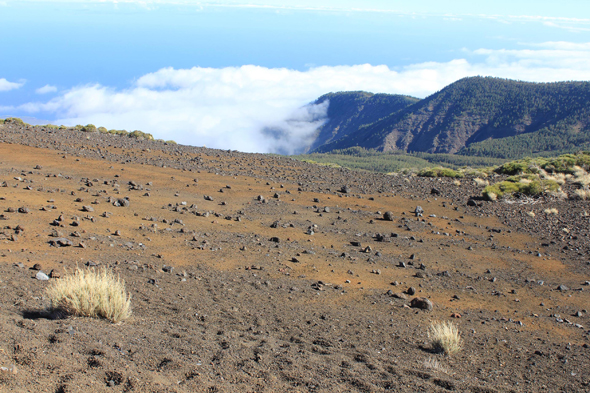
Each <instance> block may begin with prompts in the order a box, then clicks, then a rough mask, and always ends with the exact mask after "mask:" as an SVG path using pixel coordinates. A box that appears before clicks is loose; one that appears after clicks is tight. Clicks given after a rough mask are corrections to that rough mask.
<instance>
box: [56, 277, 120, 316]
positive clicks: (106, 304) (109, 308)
mask: <svg viewBox="0 0 590 393" xmlns="http://www.w3.org/2000/svg"><path fill="white" fill-rule="evenodd" d="M46 294H47V297H48V298H49V300H50V302H51V305H50V306H51V308H52V309H53V310H57V311H60V312H65V313H67V314H71V315H79V316H88V317H102V318H106V319H108V320H109V321H111V322H113V323H118V322H121V321H123V320H125V319H127V318H129V316H130V315H131V296H129V295H128V294H127V292H126V291H125V282H124V281H122V280H121V279H120V278H119V277H118V276H115V275H114V274H113V273H112V272H111V271H110V270H106V269H102V270H99V271H96V270H81V269H77V270H76V272H75V273H73V274H69V275H66V276H65V277H63V278H61V279H58V280H53V281H52V283H51V284H50V285H49V286H48V287H47V292H46Z"/></svg>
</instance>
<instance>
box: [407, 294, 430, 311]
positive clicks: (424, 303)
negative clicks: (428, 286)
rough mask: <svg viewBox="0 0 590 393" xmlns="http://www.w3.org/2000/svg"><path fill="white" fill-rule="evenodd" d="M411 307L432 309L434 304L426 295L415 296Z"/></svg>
mask: <svg viewBox="0 0 590 393" xmlns="http://www.w3.org/2000/svg"><path fill="white" fill-rule="evenodd" d="M410 307H412V308H419V309H421V310H426V311H431V310H432V307H433V304H432V302H431V301H430V300H429V299H427V298H425V297H415V298H414V299H412V301H411V302H410Z"/></svg>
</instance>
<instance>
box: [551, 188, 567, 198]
mask: <svg viewBox="0 0 590 393" xmlns="http://www.w3.org/2000/svg"><path fill="white" fill-rule="evenodd" d="M549 195H551V196H552V197H554V198H557V199H559V200H564V199H567V198H568V195H567V193H566V192H565V191H563V190H561V189H560V190H557V191H550V192H549Z"/></svg>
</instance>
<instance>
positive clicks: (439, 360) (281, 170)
mask: <svg viewBox="0 0 590 393" xmlns="http://www.w3.org/2000/svg"><path fill="white" fill-rule="evenodd" d="M0 157H1V159H0V161H1V162H0V210H1V211H0V221H1V222H2V229H1V230H0V288H2V295H3V296H2V297H0V325H1V326H2V331H3V334H2V335H0V391H2V392H5V391H6V392H52V393H54V392H88V391H91V392H94V393H103V392H104V393H107V392H109V393H110V392H132V393H144V392H145V393H153V392H168V393H189V392H190V393H192V392H260V393H270V392H302V393H304V392H313V393H328V392H330V393H332V392H354V393H366V392H375V393H386V392H401V393H406V392H447V391H456V392H480V393H483V392H486V393H508V392H518V393H520V392H527V393H529V392H546V391H555V392H561V391H568V392H577V391H587V390H588V387H589V386H590V379H589V377H588V374H587V373H585V372H584V371H585V370H588V369H589V367H590V356H589V355H590V353H589V348H590V347H589V345H590V331H589V330H588V326H589V325H590V315H589V313H588V312H587V309H588V304H590V294H589V291H588V285H590V270H589V269H590V264H588V262H587V261H588V258H587V256H588V254H589V253H590V242H589V241H588V239H589V238H590V236H589V235H590V229H589V227H588V225H587V222H588V219H587V213H586V212H587V211H590V206H589V204H590V201H587V200H574V199H555V198H553V197H550V196H544V197H539V198H538V199H537V200H536V203H531V204H527V205H520V206H522V208H515V205H514V204H509V203H504V202H501V201H500V200H499V201H497V202H491V201H485V200H481V199H478V196H479V195H481V192H482V189H483V184H482V183H481V181H482V179H473V178H468V177H465V178H462V179H460V181H459V180H457V179H449V178H440V179H435V178H421V177H406V176H403V175H395V176H387V175H384V174H378V173H370V172H352V171H349V170H347V169H344V168H330V167H325V166H318V165H311V164H309V163H305V162H300V161H297V160H293V159H291V158H286V157H279V156H271V155H262V154H245V153H239V152H235V151H227V150H213V149H206V148H201V147H192V146H183V145H177V144H171V143H165V142H163V141H158V140H150V139H147V138H136V137H129V136H126V135H123V134H109V133H101V132H82V131H81V130H77V129H75V128H69V129H68V128H63V129H59V128H57V129H51V128H49V127H45V126H41V127H34V126H28V125H25V124H21V123H18V122H13V121H11V122H7V123H5V124H0ZM547 164H549V163H547ZM519 165H521V166H523V165H524V166H525V167H528V165H526V164H524V163H521V164H519ZM551 165H553V166H555V164H554V163H552V164H551ZM513 166H514V165H513ZM586 169H590V168H588V167H587V166H586ZM492 179H494V181H495V180H501V179H508V177H507V175H505V174H501V173H498V174H497V176H494V177H493V178H490V180H492ZM478 180H479V182H478ZM568 186H569V187H571V183H570V182H568V183H565V184H564V187H568ZM433 188H435V189H436V191H435V192H434V193H433V191H432V190H433ZM564 190H565V191H567V192H569V193H571V192H572V191H573V189H572V188H570V189H568V188H564ZM120 201H126V202H124V203H122V204H121V203H120ZM417 206H420V207H421V209H422V210H423V214H421V216H420V214H415V213H414V212H416V211H417V210H416V209H417ZM524 207H526V210H525V208H524ZM386 212H387V213H386ZM525 212H526V213H525ZM566 230H567V232H566ZM76 268H80V269H83V270H84V271H88V270H92V269H99V270H100V269H106V270H107V271H111V272H113V273H115V274H116V275H117V276H119V277H120V278H121V279H122V280H124V282H125V286H126V290H127V291H128V293H129V295H130V296H131V308H132V315H131V317H130V318H129V319H127V320H125V321H124V322H122V323H120V324H111V323H110V322H108V321H106V320H102V319H95V318H90V317H83V316H72V315H70V313H68V312H64V313H63V314H60V313H51V312H49V311H48V309H47V304H48V299H47V294H46V292H45V290H46V288H47V287H48V286H50V285H53V283H59V282H62V281H61V280H63V279H64V278H65V277H66V275H67V274H69V273H70V272H72V271H74V270H75V269H76ZM41 273H47V274H48V275H49V279H48V280H40V279H38V278H37V277H38V275H39V274H41ZM60 276H61V277H60ZM41 277H43V276H41ZM558 288H560V289H558ZM415 298H416V299H419V301H415V300H414V299H415ZM420 307H424V308H420ZM433 321H446V322H448V321H452V322H453V324H454V325H455V326H456V327H457V328H458V330H459V332H460V334H461V336H462V341H463V349H462V350H460V351H458V352H457V353H455V354H453V355H452V356H447V355H445V354H443V353H440V351H437V349H436V347H434V345H433V343H432V342H431V340H430V339H429V337H428V328H429V326H430V324H431V322H433Z"/></svg>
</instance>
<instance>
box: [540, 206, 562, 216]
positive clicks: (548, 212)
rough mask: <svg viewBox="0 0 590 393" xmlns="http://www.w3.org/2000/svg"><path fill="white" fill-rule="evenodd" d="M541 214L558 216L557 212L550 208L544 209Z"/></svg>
mask: <svg viewBox="0 0 590 393" xmlns="http://www.w3.org/2000/svg"><path fill="white" fill-rule="evenodd" d="M543 212H545V214H555V215H558V214H559V210H557V209H556V208H554V207H552V208H551V209H545V210H543Z"/></svg>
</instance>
